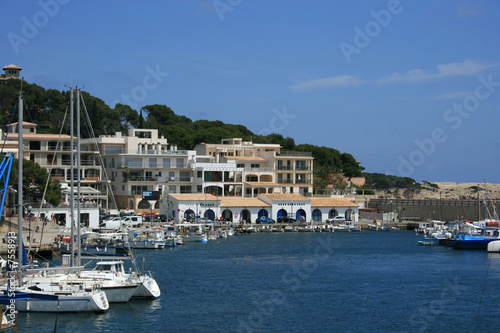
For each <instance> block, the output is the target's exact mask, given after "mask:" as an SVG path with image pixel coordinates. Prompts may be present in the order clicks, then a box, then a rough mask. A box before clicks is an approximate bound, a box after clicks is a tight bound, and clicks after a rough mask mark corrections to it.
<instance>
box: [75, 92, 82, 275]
mask: <svg viewBox="0 0 500 333" xmlns="http://www.w3.org/2000/svg"><path fill="white" fill-rule="evenodd" d="M76 149H77V150H76V152H77V153H76V159H77V160H76V166H77V170H76V173H77V185H78V190H77V192H76V193H78V198H77V200H78V203H77V215H76V222H77V223H78V224H77V230H78V232H77V238H76V239H77V242H78V243H77V245H78V252H77V259H76V265H77V266H80V264H81V255H82V253H81V242H82V240H81V238H80V236H81V235H80V233H81V230H80V222H81V221H80V218H81V216H80V191H81V188H80V180H81V174H80V163H81V161H80V159H81V156H80V89H78V88H77V89H76Z"/></svg>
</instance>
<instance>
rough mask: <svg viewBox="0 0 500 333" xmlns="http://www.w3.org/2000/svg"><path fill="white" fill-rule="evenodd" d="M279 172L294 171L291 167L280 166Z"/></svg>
mask: <svg viewBox="0 0 500 333" xmlns="http://www.w3.org/2000/svg"><path fill="white" fill-rule="evenodd" d="M278 170H281V171H288V170H292V166H291V165H278Z"/></svg>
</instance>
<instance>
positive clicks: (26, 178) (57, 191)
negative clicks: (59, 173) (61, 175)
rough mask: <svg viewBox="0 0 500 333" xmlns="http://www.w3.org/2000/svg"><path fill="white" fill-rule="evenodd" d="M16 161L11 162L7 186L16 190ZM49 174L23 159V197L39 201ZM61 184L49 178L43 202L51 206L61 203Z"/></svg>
mask: <svg viewBox="0 0 500 333" xmlns="http://www.w3.org/2000/svg"><path fill="white" fill-rule="evenodd" d="M17 166H18V161H17V159H14V161H13V162H12V170H11V174H10V180H9V185H10V186H11V187H14V188H17V184H18V171H17V170H18V167H17ZM47 177H49V174H48V173H47V171H46V170H45V169H44V168H42V167H41V166H40V165H38V164H37V163H33V162H31V161H29V160H25V159H23V180H22V181H23V194H24V197H25V198H27V199H30V200H33V201H41V200H42V196H43V192H44V189H45V185H46V184H47ZM61 198H62V196H61V184H60V183H59V181H57V180H54V179H52V178H51V177H49V182H48V184H47V191H46V194H45V201H47V202H49V203H50V204H52V205H53V206H57V205H59V204H60V203H61Z"/></svg>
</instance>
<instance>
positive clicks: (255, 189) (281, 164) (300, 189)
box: [195, 138, 314, 197]
mask: <svg viewBox="0 0 500 333" xmlns="http://www.w3.org/2000/svg"><path fill="white" fill-rule="evenodd" d="M195 150H196V153H197V154H198V155H206V156H209V157H211V158H212V160H213V162H215V163H219V162H229V163H234V164H236V167H238V168H243V174H242V178H243V184H242V185H241V188H242V190H243V191H242V193H243V195H244V196H245V197H256V196H258V195H260V194H275V193H288V194H295V193H299V194H301V195H305V196H311V195H312V193H313V160H314V158H313V156H312V153H310V152H295V151H293V152H284V151H281V147H280V145H279V144H256V143H252V142H251V141H243V140H242V139H241V138H232V139H223V140H222V141H221V143H220V144H206V143H201V144H198V145H197V146H196V147H195Z"/></svg>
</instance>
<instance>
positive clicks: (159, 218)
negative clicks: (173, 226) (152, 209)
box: [156, 214, 168, 222]
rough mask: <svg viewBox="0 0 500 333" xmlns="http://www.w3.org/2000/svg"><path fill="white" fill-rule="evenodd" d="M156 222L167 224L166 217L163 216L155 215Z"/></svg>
mask: <svg viewBox="0 0 500 333" xmlns="http://www.w3.org/2000/svg"><path fill="white" fill-rule="evenodd" d="M156 220H157V221H159V222H167V221H168V217H167V215H165V214H156Z"/></svg>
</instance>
